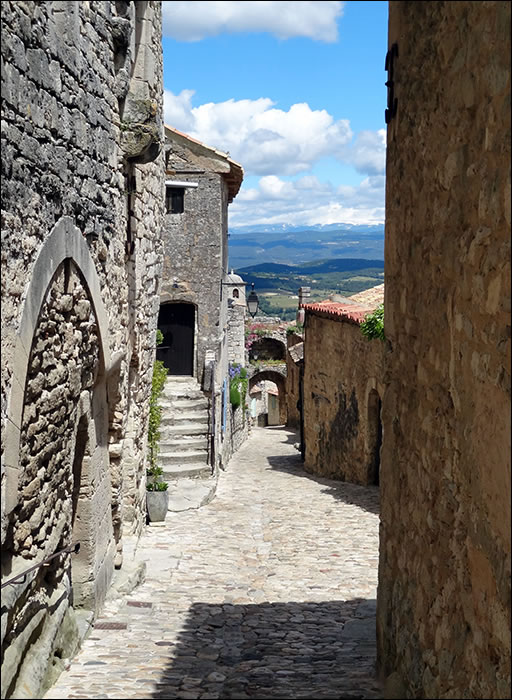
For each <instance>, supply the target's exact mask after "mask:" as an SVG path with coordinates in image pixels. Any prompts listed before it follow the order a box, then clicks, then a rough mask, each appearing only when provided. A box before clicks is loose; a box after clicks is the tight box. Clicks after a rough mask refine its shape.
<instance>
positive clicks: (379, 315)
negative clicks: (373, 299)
mask: <svg viewBox="0 0 512 700" xmlns="http://www.w3.org/2000/svg"><path fill="white" fill-rule="evenodd" d="M360 329H361V333H362V334H363V335H364V337H365V338H366V340H373V339H374V338H378V339H379V340H386V336H385V335H384V304H381V305H380V306H378V307H377V308H376V309H375V311H373V312H372V313H371V314H368V315H367V316H366V317H365V319H364V321H362V323H361V325H360Z"/></svg>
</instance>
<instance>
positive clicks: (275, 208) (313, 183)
mask: <svg viewBox="0 0 512 700" xmlns="http://www.w3.org/2000/svg"><path fill="white" fill-rule="evenodd" d="M384 184H385V178H384V176H382V175H375V176H370V177H367V178H366V179H365V180H363V182H361V184H360V185H358V186H352V187H349V186H340V187H337V188H334V187H333V186H332V185H330V184H329V183H323V182H321V181H320V180H318V178H316V177H315V176H313V175H307V176H305V177H302V178H299V179H297V180H295V181H293V182H290V181H284V180H281V179H280V178H278V177H276V176H266V177H262V178H261V179H260V180H259V182H258V186H257V187H252V188H248V189H244V187H242V189H241V191H240V193H239V194H238V196H237V198H236V199H235V201H234V202H233V203H232V204H231V205H230V207H229V224H230V226H232V227H236V226H244V225H248V224H280V223H286V224H291V225H298V226H300V225H312V224H333V223H340V222H343V223H352V224H368V223H382V222H383V221H384Z"/></svg>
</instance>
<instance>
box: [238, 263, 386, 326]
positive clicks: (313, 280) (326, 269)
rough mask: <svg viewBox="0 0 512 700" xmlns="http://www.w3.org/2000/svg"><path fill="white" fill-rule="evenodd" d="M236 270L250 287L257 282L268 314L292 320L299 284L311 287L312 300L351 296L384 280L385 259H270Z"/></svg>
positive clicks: (257, 289)
mask: <svg viewBox="0 0 512 700" xmlns="http://www.w3.org/2000/svg"><path fill="white" fill-rule="evenodd" d="M236 272H237V273H238V274H239V275H241V277H242V279H243V280H244V282H245V283H246V284H247V285H248V288H250V285H251V284H254V288H255V290H256V292H257V294H258V296H259V301H260V309H261V310H262V311H263V312H264V313H267V314H270V315H271V316H280V317H281V318H282V319H286V320H289V319H293V318H294V317H295V313H296V311H297V293H298V290H299V287H304V286H306V287H310V288H311V297H310V300H311V301H320V300H322V299H326V298H328V297H329V296H331V295H332V294H339V295H341V296H350V295H351V294H355V293H356V292H361V291H363V290H364V289H369V288H370V287H375V286H376V285H379V284H382V283H383V282H384V261H383V260H378V259H377V260H375V259H367V258H331V259H328V260H312V261H309V262H304V263H301V264H299V265H297V264H296V265H286V264H284V263H274V262H268V263H258V264H256V265H248V266H246V267H241V268H240V267H237V268H236Z"/></svg>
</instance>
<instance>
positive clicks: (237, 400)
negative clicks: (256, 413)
mask: <svg viewBox="0 0 512 700" xmlns="http://www.w3.org/2000/svg"><path fill="white" fill-rule="evenodd" d="M229 402H230V404H231V405H232V406H233V408H238V407H239V406H240V404H241V403H242V397H241V396H240V389H239V388H238V386H234V385H233V384H231V383H230V387H229Z"/></svg>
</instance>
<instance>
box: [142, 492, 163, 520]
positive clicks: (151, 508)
mask: <svg viewBox="0 0 512 700" xmlns="http://www.w3.org/2000/svg"><path fill="white" fill-rule="evenodd" d="M168 507H169V491H168V490H167V491H146V509H147V512H148V517H149V520H150V522H152V523H158V522H163V521H164V520H165V516H166V515H167V509H168Z"/></svg>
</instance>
